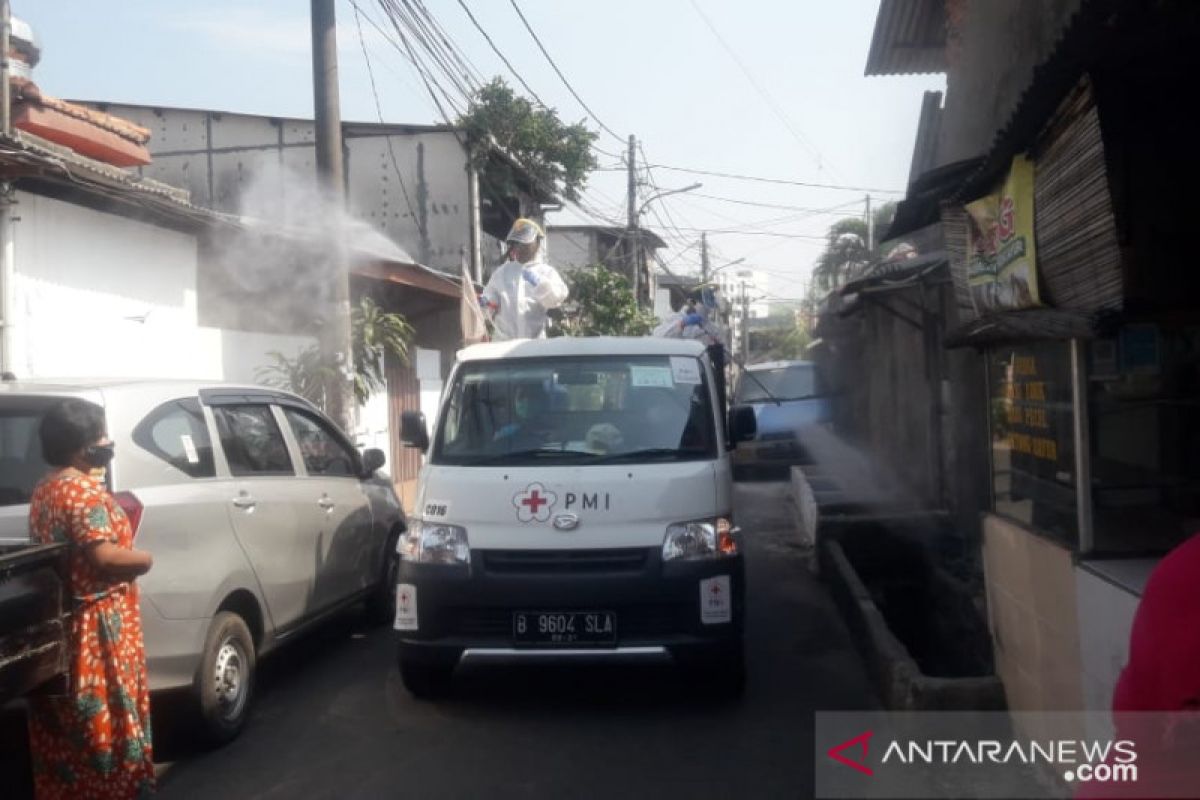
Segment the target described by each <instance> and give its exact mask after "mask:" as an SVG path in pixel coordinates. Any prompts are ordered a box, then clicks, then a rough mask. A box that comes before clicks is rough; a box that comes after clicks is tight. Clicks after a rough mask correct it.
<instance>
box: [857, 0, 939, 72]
mask: <svg viewBox="0 0 1200 800" xmlns="http://www.w3.org/2000/svg"><path fill="white" fill-rule="evenodd" d="M945 71H946V7H945V4H944V2H943V0H881V2H880V3H879V15H878V16H877V17H876V18H875V35H874V36H872V37H871V50H870V52H869V53H868V54H867V69H866V74H867V75H925V74H929V73H935V72H945Z"/></svg>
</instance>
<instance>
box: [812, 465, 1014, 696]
mask: <svg viewBox="0 0 1200 800" xmlns="http://www.w3.org/2000/svg"><path fill="white" fill-rule="evenodd" d="M797 472H800V470H798V469H797V470H794V471H793V476H792V494H793V497H792V499H793V502H794V503H795V505H796V508H797V511H798V512H799V513H798V517H799V518H800V519H801V520H802V523H803V524H804V526H805V528H804V531H805V532H804V533H802V534H801V536H803V537H804V538H810V539H811V540H813V541H814V542H815V546H816V560H817V565H818V569H819V572H820V574H821V577H822V579H823V580H824V581H825V583H826V584H827V585H828V587H829V591H830V594H831V595H832V597H833V599H834V602H835V603H836V605H837V607H838V609H839V610H840V612H841V614H842V616H843V618H844V620H845V623H846V625H847V627H848V628H849V629H850V631H851V633H852V635H853V638H854V640H855V642H856V644H857V645H858V647H859V650H860V651H861V653H862V656H863V658H864V660H865V661H866V663H867V667H868V670H869V672H870V674H871V676H872V678H873V680H874V682H875V685H876V687H877V689H878V691H879V694H880V699H881V701H882V702H883V704H884V705H885V706H886V707H887V708H890V709H894V710H903V711H934V710H938V711H955V710H957V711H964V710H971V711H994V710H1003V709H1004V708H1005V707H1006V703H1005V697H1004V688H1003V684H1001V682H1000V680H999V678H998V677H997V676H996V675H995V674H994V666H993V662H992V651H991V638H990V636H989V633H988V628H987V623H986V618H985V612H984V611H983V609H982V608H980V607H979V605H977V602H976V599H975V598H976V597H977V596H978V595H979V592H978V591H977V587H976V586H972V585H971V584H970V582H969V581H970V580H971V578H972V576H973V575H974V576H975V577H976V578H977V577H978V576H977V571H975V569H974V567H973V558H972V556H971V554H970V553H968V552H967V548H966V545H964V544H963V543H962V541H961V537H958V536H956V535H955V534H954V532H953V531H952V530H949V527H948V523H947V522H946V520H945V519H943V518H941V517H939V516H938V515H936V514H929V513H913V512H907V513H895V514H890V515H889V514H888V513H885V512H882V511H881V510H879V509H875V510H873V511H872V512H871V513H866V510H865V509H862V508H856V507H854V506H853V504H849V503H846V502H844V498H843V501H842V502H840V503H837V504H835V503H821V502H820V499H819V498H818V499H816V500H814V496H813V492H812V489H811V488H810V487H807V485H806V481H805V480H804V478H803V476H802V475H801V476H799V477H798V476H797V475H796V474H795V473H797ZM831 512H833V513H831ZM809 526H811V527H809Z"/></svg>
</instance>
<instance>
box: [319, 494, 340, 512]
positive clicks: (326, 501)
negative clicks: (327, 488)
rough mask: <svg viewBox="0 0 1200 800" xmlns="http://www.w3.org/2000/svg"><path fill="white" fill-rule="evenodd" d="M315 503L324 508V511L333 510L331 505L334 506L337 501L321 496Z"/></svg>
mask: <svg viewBox="0 0 1200 800" xmlns="http://www.w3.org/2000/svg"><path fill="white" fill-rule="evenodd" d="M317 505H319V506H320V507H321V508H323V509H325V510H326V511H333V507H334V506H336V505H337V503H335V502H333V501H332V500H330V499H329V498H328V497H322V498H321V499H320V500H318V501H317Z"/></svg>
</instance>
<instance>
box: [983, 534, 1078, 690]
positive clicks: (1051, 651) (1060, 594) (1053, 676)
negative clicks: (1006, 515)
mask: <svg viewBox="0 0 1200 800" xmlns="http://www.w3.org/2000/svg"><path fill="white" fill-rule="evenodd" d="M983 560H984V573H985V575H986V578H987V599H988V617H989V620H988V622H989V627H990V628H991V631H992V641H993V645H994V652H995V658H996V673H997V674H998V675H999V676H1000V679H1001V680H1002V681H1004V688H1005V692H1006V694H1007V696H1008V703H1009V708H1010V709H1011V710H1013V711H1078V710H1081V709H1083V708H1084V694H1083V681H1084V678H1083V665H1082V664H1081V663H1080V662H1081V657H1080V634H1079V627H1080V626H1079V613H1078V610H1077V609H1078V600H1077V597H1076V589H1075V585H1076V584H1075V568H1074V566H1073V564H1072V558H1071V552H1070V551H1069V550H1066V549H1065V548H1062V547H1059V546H1058V545H1055V544H1052V543H1051V542H1049V541H1047V540H1046V539H1043V538H1042V537H1040V536H1036V535H1034V534H1032V533H1030V532H1029V531H1028V530H1027V529H1025V528H1023V527H1021V526H1019V525H1016V524H1014V523H1012V522H1009V521H1007V520H1005V519H1003V518H1001V517H997V516H995V515H992V514H988V515H986V517H985V518H984V522H983Z"/></svg>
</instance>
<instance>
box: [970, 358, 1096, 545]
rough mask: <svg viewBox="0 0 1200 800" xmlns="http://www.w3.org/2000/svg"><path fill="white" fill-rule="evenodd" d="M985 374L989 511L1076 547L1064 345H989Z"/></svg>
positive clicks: (1072, 445)
mask: <svg viewBox="0 0 1200 800" xmlns="http://www.w3.org/2000/svg"><path fill="white" fill-rule="evenodd" d="M988 377H989V382H990V384H991V385H990V391H989V400H990V402H989V409H990V416H991V433H992V445H991V446H992V480H993V486H992V496H993V503H994V509H995V511H996V513H998V514H1003V515H1005V516H1007V517H1011V518H1013V519H1015V520H1017V521H1019V522H1023V523H1025V524H1026V525H1029V526H1031V527H1033V528H1034V529H1036V530H1038V531H1039V532H1041V533H1044V534H1047V535H1049V536H1051V537H1053V538H1055V539H1058V540H1060V541H1062V542H1064V543H1065V544H1068V545H1070V546H1076V545H1077V544H1078V535H1079V526H1078V513H1079V511H1078V506H1077V505H1076V491H1075V487H1076V478H1075V438H1074V405H1073V403H1072V390H1071V353H1070V345H1069V344H1068V343H1066V342H1044V343H1038V344H1025V345H1019V346H1014V347H1004V348H996V349H994V350H992V351H991V352H990V353H989V358H988Z"/></svg>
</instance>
